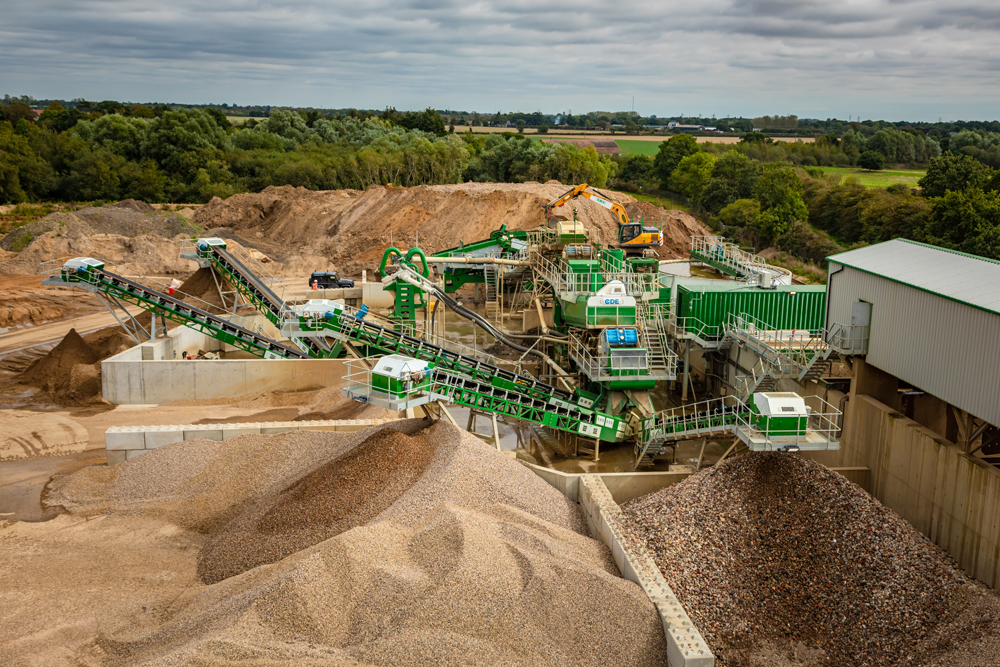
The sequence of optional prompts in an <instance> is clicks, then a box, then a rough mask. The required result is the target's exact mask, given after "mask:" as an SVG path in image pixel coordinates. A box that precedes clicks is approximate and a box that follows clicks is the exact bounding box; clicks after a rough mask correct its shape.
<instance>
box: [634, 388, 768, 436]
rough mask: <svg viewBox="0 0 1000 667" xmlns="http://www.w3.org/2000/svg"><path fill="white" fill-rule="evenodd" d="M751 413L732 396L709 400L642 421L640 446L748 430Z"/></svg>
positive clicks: (666, 411) (671, 409)
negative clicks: (655, 441)
mask: <svg viewBox="0 0 1000 667" xmlns="http://www.w3.org/2000/svg"><path fill="white" fill-rule="evenodd" d="M749 413H750V409H749V408H748V407H747V406H746V404H744V403H743V401H741V400H739V399H738V398H735V397H733V396H723V397H721V398H710V399H707V400H704V401H698V402H697V403H690V404H688V405H682V406H680V407H676V408H670V409H668V410H662V411H660V412H657V413H656V414H654V415H653V416H652V417H647V418H646V419H644V420H643V421H642V429H641V431H640V433H639V436H638V437H639V442H642V443H648V442H651V441H653V440H671V439H680V438H686V437H697V436H700V435H708V434H711V433H722V432H725V431H733V430H735V429H736V428H740V427H742V428H749V427H750V421H749V417H748V415H749Z"/></svg>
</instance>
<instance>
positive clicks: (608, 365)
mask: <svg viewBox="0 0 1000 667" xmlns="http://www.w3.org/2000/svg"><path fill="white" fill-rule="evenodd" d="M636 350H637V351H638V350H642V352H644V353H645V354H642V355H632V356H624V355H608V354H601V355H598V354H594V353H593V352H591V351H590V350H588V349H587V347H586V346H585V345H584V344H583V343H582V342H581V341H580V339H578V338H577V337H576V336H570V337H569V358H570V359H572V360H573V361H574V362H575V363H576V365H577V368H579V369H580V371H581V372H582V373H583V374H584V375H586V376H587V377H589V378H590V379H591V380H595V381H601V380H620V379H623V378H635V377H644V376H647V375H649V357H648V352H647V349H644V348H636Z"/></svg>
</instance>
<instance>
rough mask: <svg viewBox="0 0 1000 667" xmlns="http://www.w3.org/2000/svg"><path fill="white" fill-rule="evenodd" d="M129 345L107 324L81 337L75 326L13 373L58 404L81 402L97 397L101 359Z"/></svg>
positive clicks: (97, 398)
mask: <svg viewBox="0 0 1000 667" xmlns="http://www.w3.org/2000/svg"><path fill="white" fill-rule="evenodd" d="M130 345H132V339H131V338H129V337H128V336H127V335H126V334H125V332H124V331H123V330H122V329H121V327H108V328H106V329H100V330H98V331H94V332H92V333H90V334H87V336H86V337H81V336H80V334H78V333H77V332H76V329H70V330H69V333H68V334H66V336H65V337H63V339H62V340H61V341H60V342H59V344H58V345H56V346H55V347H54V348H52V350H51V351H50V352H49V353H48V354H46V355H45V356H44V357H42V358H41V359H39V360H38V361H36V362H34V363H33V364H32V365H31V366H29V367H28V368H27V369H26V370H25V371H24V372H23V373H21V374H20V375H18V376H16V377H15V378H14V381H15V382H16V383H18V384H22V385H29V386H32V387H37V388H38V389H40V390H41V391H42V393H43V394H45V395H47V397H48V398H49V399H51V400H53V401H54V402H56V403H59V404H64V405H65V404H70V405H74V404H84V403H89V402H92V401H94V400H100V396H101V360H102V359H107V358H108V357H111V356H114V355H116V354H118V353H119V352H122V351H123V350H126V349H128V347H129V346H130Z"/></svg>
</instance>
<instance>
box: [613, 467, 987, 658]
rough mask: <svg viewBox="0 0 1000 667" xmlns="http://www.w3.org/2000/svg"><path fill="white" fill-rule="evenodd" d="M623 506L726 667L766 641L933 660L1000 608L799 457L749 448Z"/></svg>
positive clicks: (907, 529) (924, 545)
mask: <svg viewBox="0 0 1000 667" xmlns="http://www.w3.org/2000/svg"><path fill="white" fill-rule="evenodd" d="M623 512H624V516H625V520H626V526H627V528H628V529H629V530H630V531H631V532H632V534H633V535H634V537H635V539H636V540H638V541H641V542H645V544H646V546H647V547H648V548H649V550H650V553H651V555H652V556H653V559H654V560H655V561H656V563H657V565H658V566H659V567H660V570H661V571H662V572H663V575H664V577H665V578H666V579H667V581H668V582H669V584H670V586H671V587H672V588H673V590H674V593H675V594H676V595H677V597H678V598H679V599H680V600H681V602H682V603H683V604H684V607H685V609H686V610H687V612H688V614H689V615H691V617H692V619H693V620H694V622H695V623H696V625H697V626H698V627H699V629H700V630H701V632H702V634H703V635H704V636H705V639H706V640H707V641H708V643H709V645H710V646H711V647H712V648H713V650H714V651H715V652H716V655H717V657H718V658H719V660H720V664H725V665H732V664H745V665H750V664H762V663H760V662H759V661H758V660H755V659H754V658H753V656H754V655H760V650H761V649H762V647H766V646H769V645H771V646H773V645H778V646H786V647H788V646H796V647H798V648H799V649H805V650H807V651H813V652H814V654H815V655H821V656H823V659H822V660H821V661H819V662H815V663H810V664H836V665H858V666H861V665H898V664H904V663H905V664H911V665H916V664H928V661H929V660H932V659H935V656H938V657H939V658H940V657H941V655H942V654H946V653H947V651H949V650H951V649H952V648H953V647H954V645H955V641H954V640H957V639H962V640H965V639H968V638H969V637H970V634H969V631H970V630H974V632H973V634H975V635H976V636H978V635H980V634H982V632H984V631H988V630H989V628H983V627H978V628H972V625H974V621H973V620H971V619H967V618H965V619H964V620H963V618H964V616H965V614H964V612H966V611H967V610H968V609H969V608H970V605H974V606H976V607H977V608H980V609H987V608H988V609H994V610H995V609H998V608H1000V606H998V604H997V598H996V596H995V594H993V593H992V592H991V591H989V590H987V589H985V588H984V587H982V586H980V585H976V584H974V583H973V582H971V581H970V580H969V579H968V578H967V577H966V576H965V575H964V573H962V572H961V571H960V570H959V569H958V568H957V567H956V566H955V564H954V562H953V561H952V560H951V559H950V558H949V557H948V556H947V554H946V553H945V552H944V551H942V550H941V549H940V548H938V547H937V546H935V545H934V544H933V543H931V542H930V541H929V540H928V539H927V538H925V537H924V536H923V535H921V534H920V533H918V532H917V531H916V530H914V529H913V527H912V526H910V525H909V524H908V523H906V522H905V521H904V520H902V519H901V518H899V517H898V516H897V515H896V514H895V513H894V512H892V511H891V510H889V509H887V508H886V507H884V506H883V505H882V504H880V503H879V502H878V501H876V500H875V499H874V498H872V497H871V496H870V495H868V494H867V493H866V492H865V491H864V490H863V489H861V488H860V487H858V486H856V485H855V484H852V483H851V482H849V481H847V480H846V479H845V478H843V477H842V476H840V475H838V474H836V473H834V472H831V471H829V470H827V469H826V468H825V467H824V466H822V465H820V464H818V463H816V462H813V461H808V460H804V459H801V458H798V457H795V456H790V455H784V454H777V453H761V454H750V455H747V456H742V457H739V458H736V459H733V460H730V461H727V462H725V463H724V464H722V465H720V466H718V467H713V468H710V469H708V470H707V471H705V472H702V473H700V474H698V475H695V476H693V477H690V478H688V479H686V480H685V481H683V482H681V483H679V484H675V485H673V486H670V487H667V488H666V489H663V490H661V491H658V492H656V493H653V494H650V495H648V496H644V497H641V498H637V499H635V500H633V501H631V502H629V503H627V504H626V505H625V506H624V507H623ZM993 616H994V617H995V616H996V613H995V611H994V612H993ZM817 649H819V650H821V651H822V653H815V652H816V651H817ZM799 655H802V652H801V650H800V653H799Z"/></svg>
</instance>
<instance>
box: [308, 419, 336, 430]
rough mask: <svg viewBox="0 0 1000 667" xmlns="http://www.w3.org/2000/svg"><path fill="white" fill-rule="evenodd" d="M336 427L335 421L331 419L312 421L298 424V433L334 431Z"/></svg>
mask: <svg viewBox="0 0 1000 667" xmlns="http://www.w3.org/2000/svg"><path fill="white" fill-rule="evenodd" d="M336 427H337V420H333V419H313V420H311V421H304V422H299V430H300V431H335V430H336Z"/></svg>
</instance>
